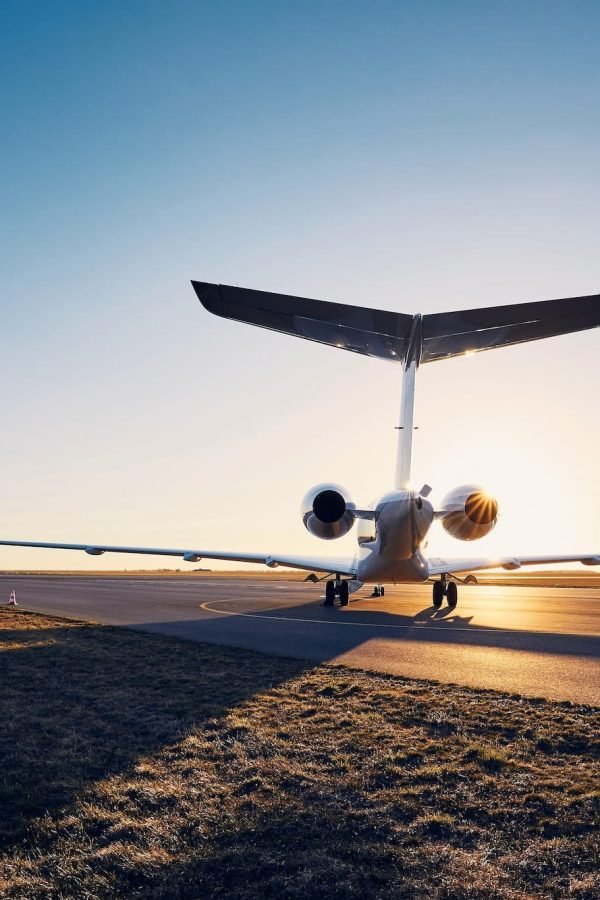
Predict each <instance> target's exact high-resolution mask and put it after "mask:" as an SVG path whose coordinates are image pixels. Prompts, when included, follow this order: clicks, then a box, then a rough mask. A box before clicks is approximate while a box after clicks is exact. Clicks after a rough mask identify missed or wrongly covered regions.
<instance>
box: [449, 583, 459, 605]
mask: <svg viewBox="0 0 600 900" xmlns="http://www.w3.org/2000/svg"><path fill="white" fill-rule="evenodd" d="M447 597H448V606H450V607H451V608H452V609H454V607H455V606H456V604H457V603H458V588H457V587H456V582H455V581H451V582H450V583H449V584H448V589H447Z"/></svg>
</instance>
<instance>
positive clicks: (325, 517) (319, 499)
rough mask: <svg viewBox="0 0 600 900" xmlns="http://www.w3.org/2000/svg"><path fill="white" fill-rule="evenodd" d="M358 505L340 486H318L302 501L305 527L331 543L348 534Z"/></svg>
mask: <svg viewBox="0 0 600 900" xmlns="http://www.w3.org/2000/svg"><path fill="white" fill-rule="evenodd" d="M355 508H356V505H355V504H354V503H353V502H352V500H351V499H350V495H349V493H348V492H347V491H346V490H345V489H344V488H343V487H341V486H340V485H339V484H318V485H317V486H316V487H314V488H312V489H311V490H310V491H309V492H308V494H306V496H305V497H304V499H303V501H302V507H301V512H302V521H303V522H304V527H305V528H306V529H307V530H308V531H310V533H311V534H314V535H315V537H318V538H323V540H326V541H330V540H332V539H333V538H339V537H343V536H344V535H345V534H348V532H349V531H350V529H351V528H352V526H353V525H354V519H355V515H354V509H355Z"/></svg>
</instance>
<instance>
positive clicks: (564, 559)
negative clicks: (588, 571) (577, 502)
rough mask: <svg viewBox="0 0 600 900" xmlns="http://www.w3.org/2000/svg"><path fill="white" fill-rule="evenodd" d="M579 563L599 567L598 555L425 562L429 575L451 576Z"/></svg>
mask: <svg viewBox="0 0 600 900" xmlns="http://www.w3.org/2000/svg"><path fill="white" fill-rule="evenodd" d="M570 562H579V563H583V565H584V566H600V553H596V554H594V553H588V554H582V555H580V556H499V557H497V558H496V559H485V558H483V559H482V558H481V557H480V558H479V559H466V558H465V559H440V558H438V557H432V558H431V559H428V560H427V564H428V567H429V574H430V575H444V574H446V575H452V574H459V573H460V572H480V571H483V570H484V569H507V570H509V571H512V570H515V569H520V568H521V566H548V565H552V564H554V563H570Z"/></svg>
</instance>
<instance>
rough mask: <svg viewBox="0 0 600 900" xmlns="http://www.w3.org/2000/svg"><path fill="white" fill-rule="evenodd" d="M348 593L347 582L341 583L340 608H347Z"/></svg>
mask: <svg viewBox="0 0 600 900" xmlns="http://www.w3.org/2000/svg"><path fill="white" fill-rule="evenodd" d="M349 593H350V591H349V589H348V582H347V581H342V583H341V584H340V606H348V594H349Z"/></svg>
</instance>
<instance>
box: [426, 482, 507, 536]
mask: <svg viewBox="0 0 600 900" xmlns="http://www.w3.org/2000/svg"><path fill="white" fill-rule="evenodd" d="M439 515H440V517H441V519H442V525H443V526H444V528H445V530H446V531H447V532H448V534H451V535H452V537H455V538H458V539H459V540H461V541H476V540H478V539H479V538H482V537H485V535H486V534H489V533H490V531H491V530H492V528H493V527H494V526H495V524H496V520H497V518H498V501H497V500H495V499H494V497H490V496H489V495H488V494H486V493H485V491H484V490H483V488H481V487H479V485H476V484H463V485H461V486H460V487H457V488H455V489H454V490H453V491H450V493H449V494H447V495H446V496H445V497H444V500H443V501H442V510H441V512H440V514H439Z"/></svg>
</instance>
